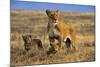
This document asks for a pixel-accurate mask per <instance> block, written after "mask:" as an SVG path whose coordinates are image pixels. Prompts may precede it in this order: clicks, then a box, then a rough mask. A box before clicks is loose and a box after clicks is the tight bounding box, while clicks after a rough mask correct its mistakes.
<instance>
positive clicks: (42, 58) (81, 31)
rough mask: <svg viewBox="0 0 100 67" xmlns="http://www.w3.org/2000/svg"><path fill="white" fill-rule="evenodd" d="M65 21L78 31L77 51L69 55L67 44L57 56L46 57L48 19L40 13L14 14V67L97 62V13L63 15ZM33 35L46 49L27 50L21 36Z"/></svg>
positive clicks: (14, 11)
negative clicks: (95, 14) (95, 16)
mask: <svg viewBox="0 0 100 67" xmlns="http://www.w3.org/2000/svg"><path fill="white" fill-rule="evenodd" d="M61 16H62V19H63V20H64V21H65V22H67V23H69V22H71V23H70V24H71V25H72V26H73V27H75V31H76V34H77V36H76V38H77V40H76V42H75V46H76V48H77V50H76V51H74V50H70V51H68V50H67V49H66V47H65V45H64V44H62V48H61V49H60V50H59V52H57V53H56V54H52V55H50V56H47V54H46V52H47V50H48V48H49V41H48V38H47V34H45V32H46V31H45V30H46V26H47V16H46V14H45V12H41V11H39V12H38V11H37V12H35V11H17V10H11V65H12V66H20V65H37V64H54V63H55V64H56V63H71V62H86V61H94V60H95V33H94V32H95V28H94V27H95V22H94V20H95V19H94V13H67V12H61ZM24 34H31V35H32V36H33V38H39V39H41V40H42V42H43V47H44V49H39V50H38V49H31V50H30V51H28V52H27V51H25V50H24V44H23V39H22V35H24Z"/></svg>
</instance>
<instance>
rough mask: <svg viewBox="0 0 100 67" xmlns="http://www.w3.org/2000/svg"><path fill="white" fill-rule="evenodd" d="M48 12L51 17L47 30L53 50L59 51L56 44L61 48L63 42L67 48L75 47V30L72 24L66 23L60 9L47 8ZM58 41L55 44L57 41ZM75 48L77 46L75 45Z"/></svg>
mask: <svg viewBox="0 0 100 67" xmlns="http://www.w3.org/2000/svg"><path fill="white" fill-rule="evenodd" d="M46 14H47V16H48V18H49V21H48V26H47V32H48V36H49V41H50V46H51V48H50V50H51V52H53V53H54V52H55V53H56V51H57V48H56V47H55V46H56V45H58V46H59V48H61V44H62V42H64V43H65V44H66V47H67V48H71V46H72V47H74V45H73V43H74V40H75V32H74V30H73V28H72V27H71V26H70V25H67V24H65V23H64V22H63V21H62V20H61V17H60V15H59V11H58V10H46ZM56 40H57V41H58V43H57V44H55V41H56ZM74 48H75V47H74Z"/></svg>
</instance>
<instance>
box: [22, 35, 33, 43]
mask: <svg viewBox="0 0 100 67" xmlns="http://www.w3.org/2000/svg"><path fill="white" fill-rule="evenodd" d="M22 38H23V40H24V42H25V43H26V44H28V43H30V42H31V40H32V36H31V35H22Z"/></svg>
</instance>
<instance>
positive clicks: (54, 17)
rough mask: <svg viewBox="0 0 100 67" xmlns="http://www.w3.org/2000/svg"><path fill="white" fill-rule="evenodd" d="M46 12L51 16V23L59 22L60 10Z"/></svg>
mask: <svg viewBox="0 0 100 67" xmlns="http://www.w3.org/2000/svg"><path fill="white" fill-rule="evenodd" d="M46 14H47V16H48V17H49V20H50V22H51V23H54V24H57V22H58V20H59V11H58V10H46Z"/></svg>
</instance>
